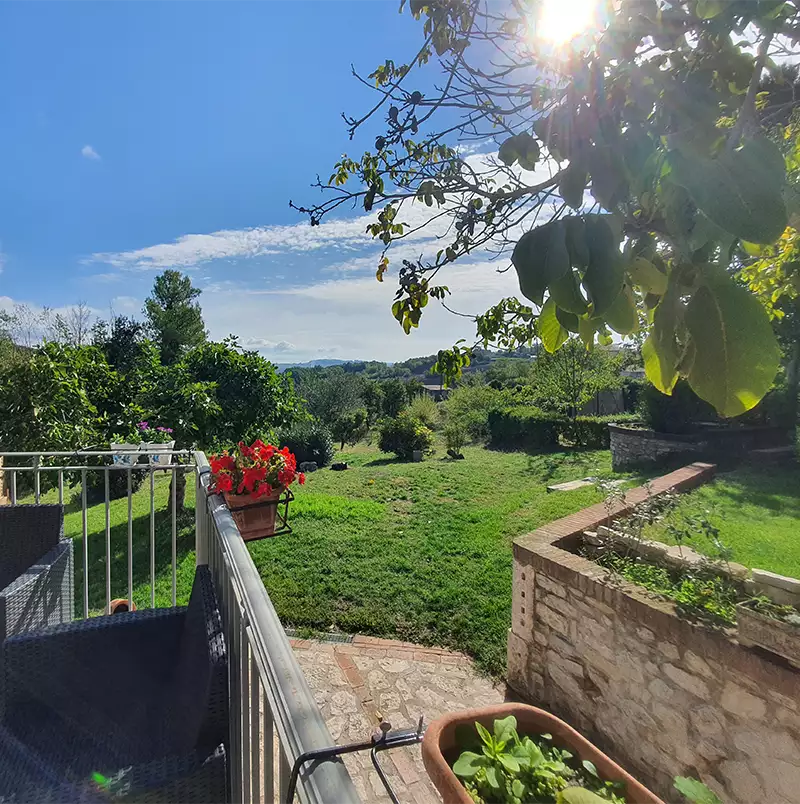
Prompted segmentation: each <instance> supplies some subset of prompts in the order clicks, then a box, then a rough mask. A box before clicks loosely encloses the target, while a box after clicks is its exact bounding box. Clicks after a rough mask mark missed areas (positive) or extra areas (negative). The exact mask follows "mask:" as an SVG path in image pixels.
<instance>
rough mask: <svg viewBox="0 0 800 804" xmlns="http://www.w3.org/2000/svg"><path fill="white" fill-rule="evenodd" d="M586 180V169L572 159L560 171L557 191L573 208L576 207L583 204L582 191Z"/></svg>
mask: <svg viewBox="0 0 800 804" xmlns="http://www.w3.org/2000/svg"><path fill="white" fill-rule="evenodd" d="M587 181H588V177H587V175H586V170H585V169H584V168H583V167H582V166H581V165H580V164H579V163H578V162H576V161H574V160H573V161H572V162H570V163H569V165H568V166H567V167H566V168H564V170H563V171H562V172H561V177H560V178H559V180H558V192H559V193H560V194H561V197H562V198H563V199H564V201H565V202H566V203H567V204H569V205H570V206H571V207H572V208H573V209H578V208H579V207H580V206H582V205H583V193H584V191H585V190H586V182H587Z"/></svg>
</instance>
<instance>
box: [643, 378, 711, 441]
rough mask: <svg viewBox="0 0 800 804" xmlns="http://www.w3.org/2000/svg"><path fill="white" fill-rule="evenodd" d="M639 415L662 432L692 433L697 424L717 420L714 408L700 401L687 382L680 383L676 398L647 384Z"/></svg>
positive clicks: (647, 423) (676, 387) (673, 393)
mask: <svg viewBox="0 0 800 804" xmlns="http://www.w3.org/2000/svg"><path fill="white" fill-rule="evenodd" d="M638 412H639V415H640V416H641V418H642V420H643V421H644V423H645V424H646V425H647V426H648V427H651V428H652V429H653V430H655V431H656V432H659V433H689V432H691V431H692V428H693V426H694V425H695V424H696V423H697V422H702V421H705V422H708V421H716V420H717V414H716V412H715V411H714V408H712V407H711V405H709V404H708V403H707V402H704V401H703V400H702V399H700V397H699V396H697V394H695V392H694V391H692V389H691V388H690V387H689V384H688V383H687V382H686V381H685V380H678V382H677V383H675V387H674V388H673V389H672V395H671V396H667V395H666V394H662V393H661V391H659V390H658V389H657V388H656V387H655V386H654V385H652V384H650V383H647V384H646V385H645V386H644V388H642V390H641V393H640V394H639V411H638Z"/></svg>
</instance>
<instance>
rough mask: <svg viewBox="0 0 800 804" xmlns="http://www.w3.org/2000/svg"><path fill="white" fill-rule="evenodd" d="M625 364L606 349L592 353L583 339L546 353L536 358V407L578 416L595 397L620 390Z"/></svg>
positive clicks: (570, 339) (571, 339) (594, 350)
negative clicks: (621, 366)
mask: <svg viewBox="0 0 800 804" xmlns="http://www.w3.org/2000/svg"><path fill="white" fill-rule="evenodd" d="M540 320H541V319H540ZM621 361H622V358H621V357H620V356H615V355H612V354H611V353H610V352H609V351H607V350H606V349H591V350H589V349H587V348H586V347H585V346H584V344H583V343H582V342H581V340H580V339H579V338H569V340H567V341H566V343H564V345H563V346H562V347H561V348H560V349H558V351H556V352H555V353H554V354H549V353H547V352H543V353H542V354H540V355H539V357H538V358H537V359H536V364H535V366H534V370H533V390H534V393H535V400H536V404H538V405H539V406H540V407H547V408H548V409H553V410H557V411H560V412H562V413H567V414H569V415H570V416H575V415H576V414H577V412H578V411H579V410H580V409H581V407H582V406H583V405H585V404H586V403H587V402H588V401H590V400H591V399H593V398H594V396H595V394H597V393H599V392H600V391H605V390H610V389H614V388H619V387H620V385H621V384H622V377H621V375H620V365H621Z"/></svg>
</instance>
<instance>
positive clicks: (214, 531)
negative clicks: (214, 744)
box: [195, 453, 360, 804]
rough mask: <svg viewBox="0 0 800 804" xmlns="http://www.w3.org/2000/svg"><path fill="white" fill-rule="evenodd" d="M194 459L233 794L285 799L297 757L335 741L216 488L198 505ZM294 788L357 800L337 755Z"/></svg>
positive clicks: (202, 461)
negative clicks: (222, 653)
mask: <svg viewBox="0 0 800 804" xmlns="http://www.w3.org/2000/svg"><path fill="white" fill-rule="evenodd" d="M195 462H196V464H197V469H198V472H197V503H196V506H195V516H196V523H195V533H196V539H197V542H196V544H197V547H196V550H197V562H198V564H200V563H207V564H208V565H209V567H210V568H211V572H212V574H213V577H214V580H215V582H216V587H217V589H218V590H219V594H220V600H221V606H222V615H223V622H224V626H223V627H224V630H225V635H226V639H227V644H228V649H229V656H230V664H229V666H230V679H231V739H230V742H231V751H230V757H231V762H230V767H231V786H232V790H233V799H234V801H242V802H253V804H257V803H258V802H272V801H279V802H286V794H287V791H288V785H289V778H290V775H291V769H292V766H293V765H294V763H295V761H296V759H297V758H298V757H299V756H300V755H301V754H303V753H305V752H307V751H312V750H314V749H319V748H324V747H326V746H330V745H333V744H334V740H333V738H332V737H331V735H330V732H329V731H328V727H327V726H326V725H325V721H324V720H323V718H322V714H321V712H320V711H319V708H318V707H317V705H316V702H315V701H314V696H313V694H312V692H311V689H310V688H309V686H308V683H307V682H306V679H305V677H304V676H303V671H302V670H301V669H300V665H299V664H298V663H297V660H296V659H295V657H294V653H293V652H292V648H291V645H290V644H289V640H288V639H287V638H286V634H285V633H284V630H283V626H282V625H281V622H280V620H279V619H278V615H277V612H276V611H275V607H274V606H273V605H272V601H271V600H270V599H269V595H268V594H267V591H266V589H264V584H263V583H262V582H261V577H260V576H259V574H258V570H257V569H256V566H255V564H254V563H253V560H252V558H251V557H250V553H249V552H248V550H247V547H246V546H245V543H244V541H243V540H242V537H241V536H240V535H239V531H238V529H237V528H236V524H235V523H234V521H233V518H232V517H231V514H230V511H229V510H228V508H227V506H226V505H225V502H224V501H223V500H222V498H221V497H219V496H218V495H211V496H210V497H208V499H207V501H206V504H205V505H204V504H203V499H204V498H205V497H206V493H207V489H208V484H209V479H210V478H209V470H208V463H207V462H206V458H205V455H203V454H202V453H196V456H195ZM276 764H277V766H278V767H277V773H276V770H275V765H276ZM297 793H298V796H299V798H300V800H301V801H303V802H305V803H306V804H351V803H352V804H356V802H359V801H360V799H359V797H358V794H357V793H356V790H355V787H354V786H353V783H352V781H351V779H350V776H349V774H348V772H347V769H346V768H345V766H344V764H343V763H342V761H341V760H340V759H335V760H330V761H327V762H323V763H318V764H317V765H313V764H311V765H306V766H303V768H302V769H301V771H300V775H299V779H298V785H297Z"/></svg>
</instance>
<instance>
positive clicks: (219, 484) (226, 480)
mask: <svg viewBox="0 0 800 804" xmlns="http://www.w3.org/2000/svg"><path fill="white" fill-rule="evenodd" d="M214 490H215V491H233V478H232V477H231V476H230V475H229V474H228V473H227V472H222V473H221V474H219V475H217V476H216V477H215V478H214Z"/></svg>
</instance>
